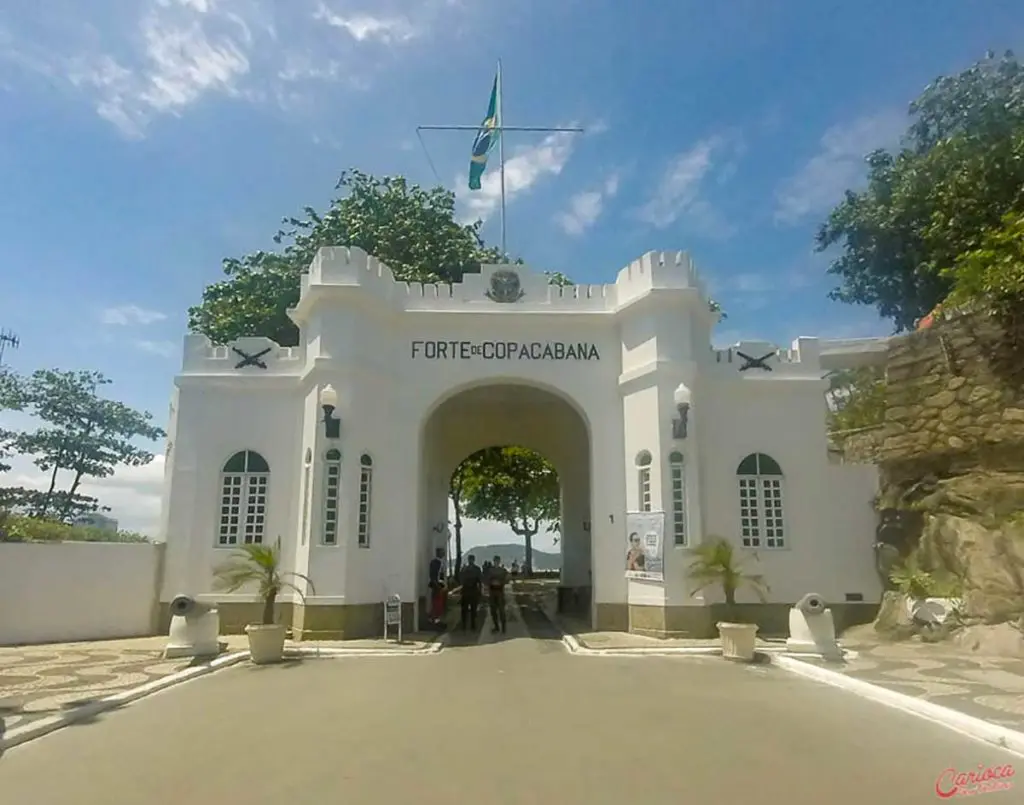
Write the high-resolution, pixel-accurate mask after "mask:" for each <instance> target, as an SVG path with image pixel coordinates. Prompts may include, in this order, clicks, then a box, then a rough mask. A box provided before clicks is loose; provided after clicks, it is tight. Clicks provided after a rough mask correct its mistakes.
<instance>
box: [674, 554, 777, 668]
mask: <svg viewBox="0 0 1024 805" xmlns="http://www.w3.org/2000/svg"><path fill="white" fill-rule="evenodd" d="M693 553H694V559H693V561H692V562H691V563H690V566H689V568H687V576H688V577H689V579H690V580H691V581H693V582H696V584H697V587H696V589H694V590H693V592H692V595H696V594H697V593H699V592H702V591H703V590H706V589H707V588H708V587H721V589H722V593H723V595H724V596H725V613H724V614H725V619H724V620H722V621H719V622H718V623H717V624H715V625H716V626H717V627H718V634H719V636H720V637H721V640H722V656H723V657H725V658H726V659H730V660H743V661H745V662H751V661H753V659H754V654H755V646H756V644H757V624H756V623H740V622H739V620H738V617H737V615H736V591H737V590H739V589H740V588H742V587H750V588H751V589H752V590H753V591H754V592H755V593H756V594H757V597H758V598H760V599H761V602H762V603H764V601H765V594H766V593H767V592H769V588H768V585H766V584H765V583H764V579H763V578H762V577H761V576H760V575H758V574H756V573H745V572H744V571H743V568H742V566H741V563H740V560H739V558H738V557H737V555H736V550H735V548H734V547H733V545H732V543H731V542H729V540H727V539H725V538H724V537H710V538H708V539H707V540H705V541H704V542H702V543H701V544H700V545H698V546H697V547H695V548H694V549H693Z"/></svg>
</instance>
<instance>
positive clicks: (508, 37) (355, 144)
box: [0, 0, 1024, 539]
mask: <svg viewBox="0 0 1024 805" xmlns="http://www.w3.org/2000/svg"><path fill="white" fill-rule="evenodd" d="M5 6H6V7H3V8H0V177H2V184H3V189H4V192H3V194H2V201H3V208H2V214H0V242H2V243H3V247H4V260H3V268H2V269H0V271H2V273H3V285H2V291H0V327H6V328H10V329H13V330H14V331H16V332H17V334H18V335H19V336H20V338H21V341H22V344H21V347H20V349H19V350H18V351H17V352H13V353H8V356H7V362H9V363H10V364H12V365H13V366H15V367H16V368H18V369H21V370H24V371H28V370H31V369H33V368H37V367H43V366H47V367H48V366H59V367H61V368H90V369H99V370H101V371H103V372H105V373H107V374H108V375H109V376H110V377H111V378H113V379H114V381H115V385H114V386H113V387H112V393H113V394H114V395H115V396H117V397H118V398H120V399H122V400H124V401H125V402H128V403H129V404H131V405H134V406H136V407H139V408H144V409H148V410H151V411H153V412H154V413H155V414H156V415H157V417H158V418H160V419H162V418H163V417H164V416H165V412H166V410H167V399H168V395H169V392H170V389H171V382H172V377H173V375H174V372H175V370H176V369H177V367H178V365H179V362H180V350H181V338H182V335H183V334H184V329H185V321H186V318H185V316H186V310H187V308H188V306H189V305H191V304H194V303H195V302H196V301H198V299H199V297H200V293H201V290H202V287H203V285H204V284H206V283H209V282H211V281H215V280H217V279H218V278H219V275H220V261H221V259H222V258H223V257H226V256H234V255H240V254H242V253H245V252H248V251H252V250H255V249H258V248H263V247H269V246H270V245H271V241H270V237H271V236H272V235H273V233H274V232H275V231H276V229H277V225H278V222H279V220H280V218H281V217H282V216H285V215H289V214H292V213H295V212H298V211H299V210H301V208H302V207H303V206H304V205H306V204H312V205H314V206H321V207H322V206H323V205H324V204H325V203H326V201H327V200H328V199H329V197H330V195H331V190H332V188H333V186H334V182H335V180H336V178H337V176H338V174H339V173H340V171H341V170H343V169H345V168H346V167H350V166H354V167H358V168H360V169H362V170H365V171H369V172H373V173H379V174H385V173H388V174H392V173H401V174H404V175H406V176H408V177H410V178H411V179H413V180H414V181H417V182H420V183H425V184H434V183H436V182H437V181H438V178H439V180H440V181H441V182H442V183H444V184H446V185H448V186H451V187H453V188H455V189H456V190H457V193H458V198H459V204H460V213H461V214H463V215H469V216H472V215H474V214H476V215H479V216H480V217H483V218H485V219H486V221H487V223H486V227H485V234H486V236H487V237H488V239H489V240H491V241H492V242H497V240H498V223H497V213H496V207H497V195H496V176H495V175H494V173H495V172H494V171H492V172H491V173H490V174H489V175H488V176H487V178H485V183H484V188H483V190H482V191H480V192H479V193H477V194H471V193H470V192H469V191H468V190H466V189H465V184H464V176H465V174H466V169H467V158H468V154H469V147H470V144H471V141H472V133H460V134H449V133H425V134H424V140H425V142H426V146H427V151H428V152H429V155H430V158H431V159H430V160H429V161H428V159H427V157H426V156H425V154H424V149H423V148H422V147H421V145H420V142H419V140H418V139H417V137H416V126H417V125H419V124H432V123H435V124H447V123H464V124H473V123H477V122H478V121H479V119H480V118H481V117H482V115H483V113H484V111H485V109H486V103H487V94H488V91H489V89H490V84H491V81H492V80H493V74H494V66H495V62H496V59H497V58H498V57H501V59H502V61H503V66H504V102H505V122H506V124H508V125H551V126H567V125H579V126H582V127H584V128H585V129H586V132H585V133H584V134H583V135H549V136H545V135H543V134H509V135H508V137H507V140H506V156H507V159H508V163H507V175H508V187H509V193H510V195H509V204H508V219H507V220H508V231H509V248H510V251H511V252H513V253H514V254H517V255H521V256H523V257H524V258H525V259H527V261H528V262H529V263H530V264H531V265H533V266H535V267H536V268H538V269H547V270H558V271H563V272H565V273H567V274H568V275H570V276H571V277H573V278H574V279H576V280H577V281H583V282H608V281H611V280H613V279H614V276H615V272H616V271H617V270H618V269H619V268H621V267H622V266H623V265H624V264H626V263H627V262H629V261H630V260H631V259H633V258H635V257H637V256H639V255H640V254H642V253H643V252H645V251H648V250H651V249H686V250H688V251H689V252H690V253H691V254H692V255H693V257H694V259H695V261H696V262H697V265H698V267H699V268H700V269H701V270H702V273H703V274H704V275H705V277H706V278H707V279H708V281H709V284H710V286H711V289H712V292H713V294H714V295H715V296H716V297H717V298H718V299H719V300H720V301H721V302H722V304H723V305H724V307H725V308H726V310H727V311H728V313H729V318H728V320H727V321H726V322H724V323H723V325H722V326H721V328H720V332H719V333H718V334H717V340H718V341H719V342H721V343H726V342H730V341H733V340H735V339H737V338H739V337H744V336H746V337H763V338H767V339H769V340H776V341H779V342H787V343H788V341H790V340H791V339H792V338H794V337H796V336H798V335H823V336H854V335H877V334H884V333H886V332H887V330H888V326H887V324H886V323H884V322H880V321H879V320H878V319H877V317H876V316H875V315H874V314H873V312H872V311H871V310H869V309H865V308H851V307H848V306H842V305H839V304H837V303H832V302H829V301H828V300H827V299H826V293H827V291H828V290H829V288H830V287H832V283H831V282H830V281H829V278H828V277H827V275H826V274H825V273H824V270H825V267H826V265H827V260H826V259H825V258H823V257H822V256H821V255H815V254H813V236H814V232H815V230H816V227H817V225H818V224H819V223H820V222H821V221H822V220H823V219H824V216H825V215H826V214H827V212H828V210H829V209H830V207H831V206H832V205H833V204H834V203H835V202H836V201H837V200H838V199H839V198H840V197H841V195H842V192H843V190H844V189H845V188H847V187H850V186H856V185H857V183H858V182H859V181H860V180H861V179H862V177H863V163H862V157H863V155H864V154H866V153H867V152H868V151H870V150H871V149H872V148H874V147H877V146H884V145H890V144H892V143H893V142H895V141H896V139H897V138H898V136H899V134H900V133H901V132H902V131H903V130H904V129H905V128H906V124H907V118H906V106H907V104H908V102H909V101H911V100H912V99H913V98H914V97H916V96H917V94H918V93H919V92H920V91H921V90H922V89H923V88H924V86H925V85H926V84H927V83H928V82H929V81H931V80H932V79H934V78H935V77H936V76H938V75H940V74H945V73H950V72H956V71H958V70H960V69H962V68H963V67H965V66H967V65H968V64H970V63H971V62H973V61H974V60H976V59H977V58H979V57H981V56H982V55H983V54H984V52H985V51H986V50H987V49H989V48H992V49H995V50H1003V49H1005V48H1007V47H1011V48H1012V47H1015V46H1016V47H1017V48H1018V49H1019V46H1020V45H1021V43H1022V42H1024V8H1022V7H1021V5H1020V3H1019V1H1018V2H1014V1H1013V0H987V2H985V3H983V4H982V3H966V2H963V1H962V0H932V2H929V3H910V2H892V0H889V1H888V2H884V3H883V2H879V1H878V0H871V1H870V2H861V3H857V4H853V3H838V2H821V1H820V0H818V1H817V2H812V1H811V0H787V2H785V3H767V2H762V1H761V0H720V1H719V2H716V3H707V2H696V1H695V0H634V1H633V2H630V3H627V2H625V0H521V1H516V0H505V2H503V3H490V2H482V1H481V0H418V1H416V2H414V0H324V1H323V2H320V0H91V2H89V3H88V4H85V3H81V2H78V1H77V0H50V2H47V3H36V4H31V3H19V4H5ZM15 6H17V7H18V10H9V9H11V8H13V7H15ZM430 161H432V162H433V165H434V166H435V167H436V170H437V176H436V177H435V174H434V172H433V170H432V168H431V165H430ZM30 474H31V473H30V468H29V467H28V466H27V465H25V464H19V465H18V466H17V468H16V470H15V475H16V476H17V477H19V478H22V479H24V478H27V477H29V475H30ZM161 475H162V466H161V465H160V462H159V461H158V462H155V463H154V464H153V465H151V466H150V467H148V468H145V469H144V470H132V471H126V472H124V473H120V474H119V475H118V476H116V477H115V478H114V479H111V480H109V481H106V482H104V483H103V484H102V485H97V486H96V487H94V488H92V490H91V491H92V492H93V493H96V492H97V491H100V492H102V496H103V497H104V500H105V501H106V502H107V503H108V505H112V506H113V507H114V509H115V511H114V514H115V515H117V516H119V517H120V518H121V519H122V522H123V524H124V525H126V526H129V527H137V528H143V529H146V530H150V529H152V528H153V527H154V526H155V522H156V517H157V511H158V506H159V499H158V494H159V478H160V476H161ZM480 533H481V534H483V533H484V532H482V531H481V532H480ZM496 533H497V532H495V534H491V533H490V532H487V534H486V535H485V537H486V538H487V539H490V538H492V536H495V535H496ZM481 538H484V537H483V536H482V537H481Z"/></svg>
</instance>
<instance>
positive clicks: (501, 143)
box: [416, 59, 583, 262]
mask: <svg viewBox="0 0 1024 805" xmlns="http://www.w3.org/2000/svg"><path fill="white" fill-rule="evenodd" d="M501 73H502V70H501V59H498V71H497V73H496V74H495V84H496V87H495V88H496V89H497V92H496V93H495V94H496V98H495V110H494V113H495V117H497V120H496V121H495V122H496V123H497V125H496V126H494V130H495V131H496V132H497V134H498V179H499V183H500V188H499V190H500V200H499V201H500V205H501V207H500V210H499V212H500V215H501V221H500V225H501V259H502V260H503V261H506V262H507V261H508V243H507V238H506V230H505V201H506V199H505V133H506V132H509V131H517V132H543V133H544V134H555V133H566V134H568V133H572V134H582V133H583V129H582V128H580V127H579V126H506V125H505V112H504V109H503V108H502V107H503V104H502V74H501ZM485 123H486V121H485ZM483 130H484V129H483V127H482V124H480V123H475V124H472V125H468V124H463V125H448V126H417V127H416V136H417V137H419V140H420V145H421V146H423V152H424V153H425V154H426V157H427V162H428V163H429V164H430V169H431V170H433V171H434V178H435V179H437V181H438V183H439V184H441V183H442V181H441V177H440V176H438V174H437V170H436V169H435V168H434V162H433V160H431V158H430V153H429V152H428V151H427V144H426V143H425V142H424V141H423V137H422V136H421V133H422V132H424V131H475V132H478V133H479V132H482V131H483ZM485 158H486V155H485Z"/></svg>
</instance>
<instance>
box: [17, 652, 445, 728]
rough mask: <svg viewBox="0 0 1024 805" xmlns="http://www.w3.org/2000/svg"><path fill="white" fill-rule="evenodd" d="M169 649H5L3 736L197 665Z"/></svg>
mask: <svg viewBox="0 0 1024 805" xmlns="http://www.w3.org/2000/svg"><path fill="white" fill-rule="evenodd" d="M432 637H433V636H424V635H419V634H415V635H409V636H407V637H406V641H405V642H404V643H403V644H402V645H401V646H399V645H398V644H397V643H394V642H385V641H383V640H350V641H329V642H326V641H325V642H313V643H303V644H292V643H290V644H289V646H292V645H302V646H305V647H313V648H317V647H318V646H319V647H321V648H323V647H328V648H339V647H341V648H348V649H364V650H365V649H374V650H382V649H397V648H405V649H408V648H423V649H425V648H427V646H428V642H427V641H428V640H429V639H432ZM221 642H222V643H223V644H224V645H225V647H226V649H225V650H226V651H229V652H233V651H241V650H244V649H247V648H248V640H247V638H246V637H245V635H227V636H222V637H221ZM165 645H167V638H166V637H141V638H134V639H128V640H97V641H93V642H88V643H51V644H47V645H39V646H5V647H0V727H2V729H0V734H2V733H3V732H4V731H8V730H12V729H15V728H16V727H21V726H24V725H25V724H28V723H29V722H31V721H32V720H34V719H39V718H45V717H46V716H50V715H54V714H55V713H58V712H61V711H62V710H67V709H70V708H72V707H77V706H79V705H83V704H88V703H90V702H93V701H95V700H96V699H101V698H104V697H106V696H111V695H113V694H115V693H119V692H121V691H124V690H128V689H130V688H134V687H138V686H139V685H144V684H146V683H147V682H150V681H152V680H154V679H159V678H160V677H163V676H167V675H169V674H174V673H177V672H178V671H183V670H184V669H186V668H188V667H190V666H191V665H193V664H195V663H194V662H193V661H192V660H189V659H178V660H165V659H164V658H163V649H164V646H165ZM200 662H202V661H200Z"/></svg>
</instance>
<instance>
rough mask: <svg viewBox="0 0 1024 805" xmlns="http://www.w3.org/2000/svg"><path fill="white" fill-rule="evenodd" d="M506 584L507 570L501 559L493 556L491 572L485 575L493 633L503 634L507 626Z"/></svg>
mask: <svg viewBox="0 0 1024 805" xmlns="http://www.w3.org/2000/svg"><path fill="white" fill-rule="evenodd" d="M506 584H508V568H506V567H505V566H504V565H503V564H502V563H501V557H500V556H495V557H494V562H493V564H492V565H491V570H490V572H489V573H488V574H487V586H488V590H487V595H488V597H489V601H490V605H491V624H492V626H493V628H492V629H491V631H493V632H501V633H502V634H504V633H505V629H506V627H507V626H508V614H507V612H506V611H505V585H506Z"/></svg>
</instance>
